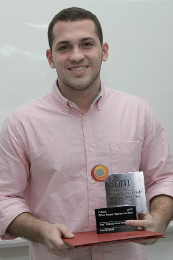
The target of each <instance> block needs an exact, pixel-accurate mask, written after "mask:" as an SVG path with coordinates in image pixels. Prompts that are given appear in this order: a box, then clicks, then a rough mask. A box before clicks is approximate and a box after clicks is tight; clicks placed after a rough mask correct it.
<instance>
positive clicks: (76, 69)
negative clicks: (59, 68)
mask: <svg viewBox="0 0 173 260" xmlns="http://www.w3.org/2000/svg"><path fill="white" fill-rule="evenodd" d="M88 67H89V66H81V67H75V68H69V69H68V70H70V71H81V70H85V69H87V68H88Z"/></svg>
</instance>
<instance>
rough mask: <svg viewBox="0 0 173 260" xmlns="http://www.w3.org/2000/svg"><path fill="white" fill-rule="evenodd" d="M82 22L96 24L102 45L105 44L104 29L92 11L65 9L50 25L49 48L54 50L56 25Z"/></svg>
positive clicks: (73, 8)
mask: <svg viewBox="0 0 173 260" xmlns="http://www.w3.org/2000/svg"><path fill="white" fill-rule="evenodd" d="M82 20H91V21H93V22H94V24H95V27H96V34H97V36H98V37H99V40H100V44H101V45H102V44H103V33H102V28H101V24H100V22H99V20H98V18H97V17H96V15H94V14H93V13H91V12H90V11H87V10H85V9H83V8H79V7H70V8H66V9H63V10H62V11H60V12H59V13H58V14H56V15H55V16H54V18H53V19H52V21H51V22H50V24H49V27H48V42H49V47H50V49H51V50H52V42H53V27H54V25H55V24H56V23H57V22H59V21H65V22H67V21H72V22H74V21H82Z"/></svg>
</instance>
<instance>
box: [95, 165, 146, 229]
mask: <svg viewBox="0 0 173 260" xmlns="http://www.w3.org/2000/svg"><path fill="white" fill-rule="evenodd" d="M91 176H92V178H93V179H94V180H95V181H98V182H105V189H106V199H107V208H101V209H95V217H96V225H97V234H101V233H114V232H122V231H123V232H125V231H126V232H127V231H137V230H138V228H137V227H133V226H127V225H126V224H125V223H126V220H129V219H133V220H136V219H137V213H147V206H146V196H145V186H144V176H143V172H129V173H121V174H109V171H108V169H107V167H105V166H103V165H96V166H95V167H93V169H92V171H91Z"/></svg>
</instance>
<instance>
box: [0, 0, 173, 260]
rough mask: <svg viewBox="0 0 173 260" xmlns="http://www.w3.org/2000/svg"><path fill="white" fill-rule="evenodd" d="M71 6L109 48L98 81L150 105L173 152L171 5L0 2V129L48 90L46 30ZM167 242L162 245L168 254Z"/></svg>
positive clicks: (102, 0) (5, 253)
mask: <svg viewBox="0 0 173 260" xmlns="http://www.w3.org/2000/svg"><path fill="white" fill-rule="evenodd" d="M70 6H79V7H83V8H86V9H89V10H91V11H92V12H94V13H95V14H96V15H97V16H98V18H99V19H100V21H101V24H102V27H103V32H104V40H105V41H107V42H108V43H109V46H110V52H109V60H108V61H107V62H106V63H104V64H103V67H102V79H103V80H104V82H105V84H106V86H107V87H110V88H114V89H117V90H120V91H125V92H128V93H132V94H135V95H138V96H141V97H143V98H145V99H146V100H148V101H149V103H150V104H151V106H152V107H153V109H154V111H155V113H156V114H157V116H158V117H159V118H160V120H161V122H162V124H163V125H164V127H165V130H166V132H167V135H168V139H169V142H170V146H171V150H172V152H173V134H172V132H173V116H172V115H173V102H172V98H173V1H172V0H162V1H161V0H160V1H159V0H151V1H150V0H143V1H142V0H126V1H124V0H118V1H117V0H88V1H81V0H63V1H62V0H44V1H43V0H15V1H13V0H0V127H1V125H2V123H3V121H4V120H5V118H6V117H7V116H8V115H9V114H10V113H11V112H12V111H13V110H14V109H15V108H16V107H18V106H20V105H22V104H24V103H26V102H27V101H30V100H32V99H34V98H37V97H38V96H40V95H43V94H45V93H47V92H49V91H50V90H51V87H52V84H53V82H54V80H55V78H56V73H55V71H54V70H51V69H50V68H49V65H48V63H47V61H46V58H45V50H46V49H47V48H48V43H47V25H48V23H49V22H50V20H51V19H52V17H53V16H54V15H55V14H56V13H57V12H59V11H60V10H61V9H62V8H66V7H70ZM170 234H172V233H170ZM172 236H173V235H172ZM172 236H170V238H169V241H171V242H169V243H167V244H166V246H168V251H170V252H171V254H172V247H171V243H172V240H173V238H172ZM159 243H160V246H158V245H156V246H157V250H156V251H157V252H158V253H157V252H156V251H152V252H154V255H155V256H154V255H153V256H152V257H151V258H150V259H152V260H154V259H156V258H157V259H163V257H161V253H159V252H164V248H165V244H164V242H159ZM162 246H164V248H163V250H162ZM150 254H151V252H150ZM171 254H170V255H171ZM168 257H169V253H168ZM0 259H6V260H11V259H13V260H14V259H16V260H17V259H18V260H19V259H22V260H27V259H28V248H27V247H26V248H25V247H22V248H20V250H17V249H16V248H15V249H10V250H8V249H0ZM166 259H172V258H165V257H164V260H166Z"/></svg>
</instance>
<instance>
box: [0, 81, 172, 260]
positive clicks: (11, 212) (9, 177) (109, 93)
mask: <svg viewBox="0 0 173 260" xmlns="http://www.w3.org/2000/svg"><path fill="white" fill-rule="evenodd" d="M98 164H102V165H105V166H106V167H107V168H108V169H109V172H110V173H122V172H133V171H139V170H140V171H144V174H145V185H146V194H147V200H148V201H149V200H150V199H151V198H152V197H153V196H156V195H158V194H167V195H170V196H173V158H172V156H171V154H170V151H169V147H168V143H167V139H166V135H165V132H164V130H163V128H162V126H161V124H160V123H159V121H158V119H157V118H156V116H155V115H154V114H153V112H152V111H151V108H150V107H149V105H148V103H147V102H146V101H144V100H143V99H141V98H138V97H135V96H133V95H129V94H125V93H121V92H118V91H115V90H111V89H107V88H104V86H103V84H102V88H101V94H100V97H99V99H98V100H97V101H96V102H95V103H94V104H92V105H91V108H90V110H89V112H87V113H86V114H84V113H83V112H82V111H80V110H79V109H78V108H77V106H76V105H75V104H73V103H71V102H70V101H68V100H67V99H65V98H64V97H63V96H62V95H61V93H60V92H59V89H58V88H57V86H56V83H55V84H54V86H53V89H52V92H51V93H50V94H48V95H46V96H43V97H41V98H39V99H37V100H35V101H32V102H30V103H28V104H26V105H24V106H22V107H20V108H18V109H17V110H16V111H15V112H14V113H13V114H12V115H11V116H9V117H8V119H7V120H6V122H5V123H4V126H3V129H2V132H1V136H0V234H1V235H5V232H6V228H7V226H8V224H9V223H10V222H11V221H12V220H13V219H14V218H15V217H16V216H17V215H19V214H21V213H22V212H31V213H33V214H34V215H36V216H38V217H39V218H41V219H43V220H45V221H48V222H50V223H63V224H65V225H66V226H67V227H68V228H69V229H70V230H71V231H72V232H80V231H88V230H95V229H96V221H95V216H94V210H95V209H96V208H103V207H106V193H105V186H104V183H102V182H95V181H94V180H93V179H92V177H91V170H92V168H93V167H94V166H95V165H98ZM6 236H7V234H6ZM143 251H144V247H143V246H140V245H138V244H135V243H124V244H113V245H107V246H97V247H92V248H81V249H74V250H73V251H72V252H70V253H67V254H65V255H63V256H59V257H57V256H54V255H52V254H51V253H50V252H49V251H48V250H47V249H46V247H45V246H44V245H42V244H38V243H31V247H30V253H31V259H32V260H38V259H39V260H48V259H51V260H54V259H63V260H78V259H80V260H81V259H83V260H90V259H92V260H97V259H99V260H113V259H114V260H115V259H118V260H119V259H124V260H125V259H128V260H139V259H140V260H144V259H146V257H145V254H144V252H143Z"/></svg>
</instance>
